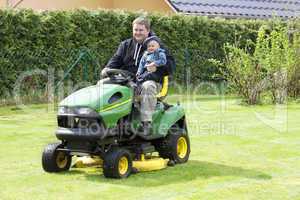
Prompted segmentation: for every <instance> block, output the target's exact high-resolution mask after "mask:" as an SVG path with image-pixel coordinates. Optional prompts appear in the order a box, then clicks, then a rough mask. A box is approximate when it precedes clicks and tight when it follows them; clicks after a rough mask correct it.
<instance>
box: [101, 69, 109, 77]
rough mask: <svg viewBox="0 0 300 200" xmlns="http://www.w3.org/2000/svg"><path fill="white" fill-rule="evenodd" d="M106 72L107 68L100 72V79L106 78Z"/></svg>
mask: <svg viewBox="0 0 300 200" xmlns="http://www.w3.org/2000/svg"><path fill="white" fill-rule="evenodd" d="M107 70H108V68H103V69H102V71H101V77H103V78H105V77H107V73H106V72H107Z"/></svg>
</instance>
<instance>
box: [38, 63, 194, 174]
mask: <svg viewBox="0 0 300 200" xmlns="http://www.w3.org/2000/svg"><path fill="white" fill-rule="evenodd" d="M107 75H108V78H106V79H103V80H101V81H99V82H98V84H97V85H93V86H90V87H86V88H83V89H80V90H78V91H76V92H75V93H73V94H71V95H69V96H68V97H66V98H65V99H64V100H63V101H62V102H60V104H59V108H58V115H57V121H58V129H57V130H56V133H55V134H56V137H57V139H58V140H60V141H59V142H57V143H53V144H49V145H47V146H46V147H45V149H44V152H43V155H42V166H43V169H44V170H45V171H46V172H62V171H67V170H69V169H70V167H71V163H72V157H75V156H76V157H77V159H78V158H81V157H87V156H88V157H89V158H91V159H94V160H98V161H99V162H98V164H99V165H101V167H102V168H103V174H104V176H105V177H108V178H126V177H128V176H129V175H130V174H131V173H135V172H139V171H149V170H157V169H162V168H165V167H166V166H167V165H175V164H180V163H185V162H187V161H188V159H189V154H190V141H189V137H188V132H187V126H186V121H185V113H184V110H183V108H182V107H181V106H180V105H179V104H177V105H169V104H167V103H165V102H163V101H162V97H163V96H165V95H166V93H167V86H168V77H167V76H166V77H164V81H163V87H162V90H161V92H160V94H159V95H158V96H157V98H158V103H157V106H156V110H155V113H154V114H153V117H152V118H153V121H152V127H151V134H148V135H144V133H142V132H140V131H138V130H139V126H140V124H141V121H140V114H139V113H140V112H139V106H138V103H139V102H138V101H137V100H136V98H135V95H134V88H135V84H134V82H133V78H134V76H133V75H132V74H130V73H129V72H127V71H123V70H119V69H110V70H108V71H107Z"/></svg>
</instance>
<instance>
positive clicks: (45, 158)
mask: <svg viewBox="0 0 300 200" xmlns="http://www.w3.org/2000/svg"><path fill="white" fill-rule="evenodd" d="M60 146H61V144H60V143H53V144H48V145H47V146H46V147H45V149H44V152H43V155H42V166H43V169H44V170H45V171H46V172H62V171H67V170H69V169H70V166H71V162H72V157H71V155H70V154H68V153H66V152H63V151H57V148H59V147H60Z"/></svg>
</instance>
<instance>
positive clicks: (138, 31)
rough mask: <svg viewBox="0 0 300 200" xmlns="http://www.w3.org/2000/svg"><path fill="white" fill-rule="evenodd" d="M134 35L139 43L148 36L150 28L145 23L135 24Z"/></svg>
mask: <svg viewBox="0 0 300 200" xmlns="http://www.w3.org/2000/svg"><path fill="white" fill-rule="evenodd" d="M132 35H133V38H135V39H136V41H137V42H138V43H142V42H143V41H144V40H145V39H146V38H147V37H148V35H149V30H147V29H146V27H145V25H141V24H133V27H132Z"/></svg>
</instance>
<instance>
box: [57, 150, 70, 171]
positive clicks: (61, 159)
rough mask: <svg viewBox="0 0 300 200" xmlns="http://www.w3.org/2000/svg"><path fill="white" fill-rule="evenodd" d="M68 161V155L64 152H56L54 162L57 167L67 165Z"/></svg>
mask: <svg viewBox="0 0 300 200" xmlns="http://www.w3.org/2000/svg"><path fill="white" fill-rule="evenodd" d="M67 163H68V157H67V156H66V154H65V153H64V152H58V154H57V157H56V164H57V166H58V167H59V168H61V169H62V168H64V167H66V166H67Z"/></svg>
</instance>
